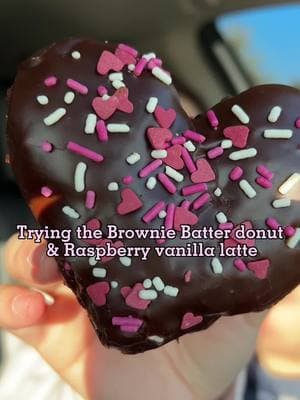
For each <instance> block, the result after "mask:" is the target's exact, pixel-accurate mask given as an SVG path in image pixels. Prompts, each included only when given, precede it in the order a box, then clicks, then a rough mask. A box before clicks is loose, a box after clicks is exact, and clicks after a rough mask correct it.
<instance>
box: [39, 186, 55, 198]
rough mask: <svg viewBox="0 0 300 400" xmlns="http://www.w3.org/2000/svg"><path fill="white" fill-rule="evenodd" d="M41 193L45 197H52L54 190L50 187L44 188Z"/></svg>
mask: <svg viewBox="0 0 300 400" xmlns="http://www.w3.org/2000/svg"><path fill="white" fill-rule="evenodd" d="M41 193H42V195H43V196H44V197H50V196H52V193H53V190H52V189H50V188H49V187H48V186H43V187H42V188H41Z"/></svg>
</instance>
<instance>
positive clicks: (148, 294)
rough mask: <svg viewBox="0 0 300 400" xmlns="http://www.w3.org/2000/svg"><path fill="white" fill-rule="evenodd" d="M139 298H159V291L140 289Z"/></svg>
mask: <svg viewBox="0 0 300 400" xmlns="http://www.w3.org/2000/svg"><path fill="white" fill-rule="evenodd" d="M139 298H140V299H143V300H155V299H157V292H156V291H155V290H151V289H150V290H143V289H142V290H140V291H139Z"/></svg>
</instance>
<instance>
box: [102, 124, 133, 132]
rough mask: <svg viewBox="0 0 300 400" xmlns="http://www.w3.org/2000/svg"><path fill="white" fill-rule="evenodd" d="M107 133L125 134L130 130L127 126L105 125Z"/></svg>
mask: <svg viewBox="0 0 300 400" xmlns="http://www.w3.org/2000/svg"><path fill="white" fill-rule="evenodd" d="M107 130H108V132H124V133H127V132H129V131H130V128H129V126H128V125H127V124H107Z"/></svg>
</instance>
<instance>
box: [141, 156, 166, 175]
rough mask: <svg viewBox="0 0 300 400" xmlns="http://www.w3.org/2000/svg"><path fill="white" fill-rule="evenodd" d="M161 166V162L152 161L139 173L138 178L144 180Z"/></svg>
mask: <svg viewBox="0 0 300 400" xmlns="http://www.w3.org/2000/svg"><path fill="white" fill-rule="evenodd" d="M161 165H162V160H154V161H152V162H151V163H149V164H147V165H146V167H144V168H142V169H141V170H140V171H139V177H140V178H145V177H146V176H148V175H150V174H151V172H153V171H155V170H156V169H157V168H159V167H160V166H161Z"/></svg>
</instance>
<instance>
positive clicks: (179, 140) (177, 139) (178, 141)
mask: <svg viewBox="0 0 300 400" xmlns="http://www.w3.org/2000/svg"><path fill="white" fill-rule="evenodd" d="M185 142H186V139H185V138H184V137H183V136H178V137H174V138H173V139H172V140H171V143H172V144H184V143H185Z"/></svg>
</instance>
